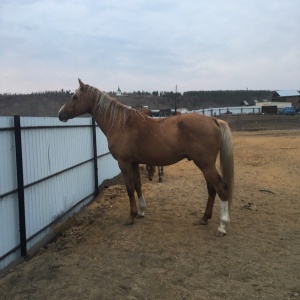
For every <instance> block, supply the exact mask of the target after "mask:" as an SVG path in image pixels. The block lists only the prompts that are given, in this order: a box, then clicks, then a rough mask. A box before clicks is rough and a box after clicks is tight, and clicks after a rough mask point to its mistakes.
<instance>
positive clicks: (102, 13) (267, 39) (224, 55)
mask: <svg viewBox="0 0 300 300" xmlns="http://www.w3.org/2000/svg"><path fill="white" fill-rule="evenodd" d="M299 12H300V1H299V0H285V1H282V0H249V1H243V0H185V1H183V0H180V1H178V0H159V1H158V0H143V1H142V0H140V1H139V0H126V1H125V0H101V1H100V0H99V1H97V0H84V1H83V0H75V1H74V0H72V1H64V0H39V1H33V0H32V1H31V0H19V1H17V0H0V93H5V92H8V93H31V92H38V91H45V90H48V91H49V90H51V91H52V90H61V89H65V90H68V89H70V90H72V91H74V90H75V89H76V88H77V87H78V81H77V78H78V77H79V78H81V79H82V81H83V82H85V83H87V84H90V85H92V86H95V87H97V88H99V89H101V90H104V91H107V92H108V91H116V90H117V88H118V86H120V88H121V90H122V91H126V92H132V91H138V90H140V91H149V92H152V91H175V86H176V85H177V86H178V91H179V92H184V91H191V90H240V89H247V88H248V89H257V90H258V89H268V90H277V89H294V90H296V89H298V90H299V89H300V81H299V78H300V14H299Z"/></svg>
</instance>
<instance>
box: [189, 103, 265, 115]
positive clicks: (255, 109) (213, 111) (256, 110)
mask: <svg viewBox="0 0 300 300" xmlns="http://www.w3.org/2000/svg"><path fill="white" fill-rule="evenodd" d="M194 112H198V113H201V114H203V115H207V116H212V117H213V116H219V115H223V114H233V115H236V114H260V113H261V106H237V107H222V108H204V109H199V110H194Z"/></svg>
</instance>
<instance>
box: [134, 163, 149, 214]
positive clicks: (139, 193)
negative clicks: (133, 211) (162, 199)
mask: <svg viewBox="0 0 300 300" xmlns="http://www.w3.org/2000/svg"><path fill="white" fill-rule="evenodd" d="M133 177H134V188H135V191H136V193H137V196H138V201H139V209H138V217H139V218H142V217H144V216H145V208H146V201H145V199H144V197H143V194H142V183H141V175H140V168H139V164H134V165H133Z"/></svg>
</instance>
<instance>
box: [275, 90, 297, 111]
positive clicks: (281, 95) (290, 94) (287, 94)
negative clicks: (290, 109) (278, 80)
mask: <svg viewBox="0 0 300 300" xmlns="http://www.w3.org/2000/svg"><path fill="white" fill-rule="evenodd" d="M272 102H291V103H292V105H293V106H294V107H298V106H299V105H300V93H299V92H298V91H296V90H278V91H276V92H275V93H274V94H273V95H272Z"/></svg>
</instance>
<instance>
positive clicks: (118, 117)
mask: <svg viewBox="0 0 300 300" xmlns="http://www.w3.org/2000/svg"><path fill="white" fill-rule="evenodd" d="M88 93H89V96H90V98H91V100H93V101H95V103H96V107H97V111H96V114H97V115H98V117H100V118H106V115H107V113H108V112H110V119H109V122H110V124H111V126H121V125H122V126H123V125H124V124H125V122H126V119H127V118H128V117H129V116H132V115H133V114H134V115H136V116H138V117H142V119H143V120H145V115H144V114H143V113H141V112H139V111H137V110H135V109H131V108H129V107H127V106H125V105H123V104H122V103H120V102H118V101H117V100H116V99H114V98H112V97H110V96H109V95H108V94H106V93H104V92H102V91H100V90H98V89H96V88H94V87H92V86H89V87H88Z"/></svg>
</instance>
